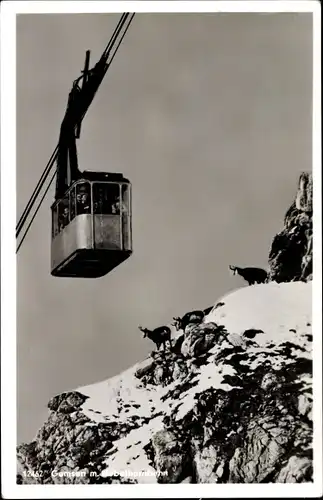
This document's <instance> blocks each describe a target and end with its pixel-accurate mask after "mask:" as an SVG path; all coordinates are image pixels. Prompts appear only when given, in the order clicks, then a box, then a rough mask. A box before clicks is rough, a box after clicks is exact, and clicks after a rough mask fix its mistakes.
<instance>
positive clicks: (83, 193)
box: [76, 184, 91, 214]
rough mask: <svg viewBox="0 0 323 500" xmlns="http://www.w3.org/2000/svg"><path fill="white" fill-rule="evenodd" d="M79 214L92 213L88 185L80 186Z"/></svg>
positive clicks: (77, 197) (78, 196) (78, 193)
mask: <svg viewBox="0 0 323 500" xmlns="http://www.w3.org/2000/svg"><path fill="white" fill-rule="evenodd" d="M76 204H77V213H78V214H89V213H90V212H91V200H90V195H89V192H88V189H87V186H86V185H82V184H81V185H79V186H78V189H77V194H76Z"/></svg>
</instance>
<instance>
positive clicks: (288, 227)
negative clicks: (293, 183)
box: [269, 172, 313, 283]
mask: <svg viewBox="0 0 323 500" xmlns="http://www.w3.org/2000/svg"><path fill="white" fill-rule="evenodd" d="M312 200H313V179H312V174H311V173H306V172H303V173H302V175H301V176H300V179H299V184H298V191H297V194H296V198H295V200H294V202H293V203H292V205H291V207H290V208H289V209H288V211H287V212H286V215H285V219H284V229H283V230H282V231H281V232H280V233H279V234H277V235H276V236H275V238H274V240H273V242H272V247H271V250H270V254H269V268H270V270H269V277H270V279H271V280H273V281H277V282H278V283H281V282H287V281H298V280H304V281H307V280H311V279H312V253H313V250H312V245H313V225H312V214H313V201H312Z"/></svg>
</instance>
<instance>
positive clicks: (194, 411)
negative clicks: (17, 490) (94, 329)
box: [20, 282, 312, 483]
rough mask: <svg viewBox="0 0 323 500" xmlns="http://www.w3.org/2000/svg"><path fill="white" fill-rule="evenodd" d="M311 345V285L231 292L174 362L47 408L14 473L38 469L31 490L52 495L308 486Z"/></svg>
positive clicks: (194, 328)
mask: <svg viewBox="0 0 323 500" xmlns="http://www.w3.org/2000/svg"><path fill="white" fill-rule="evenodd" d="M311 339H312V336H311V283H310V282H309V283H303V282H292V283H281V284H277V283H273V282H271V283H268V284H265V285H255V286H251V287H245V288H242V289H240V290H237V291H235V292H233V293H231V294H229V295H227V296H226V297H223V298H222V299H221V300H220V301H219V302H217V304H216V305H215V307H214V308H213V310H212V311H211V312H210V314H209V315H208V316H206V317H205V318H204V322H203V323H201V324H200V325H196V324H190V325H188V327H187V328H186V331H185V333H183V334H182V335H181V337H179V338H178V340H177V345H176V346H175V348H174V350H173V351H168V350H167V351H166V352H165V353H163V352H160V353H157V352H153V353H152V356H151V357H149V358H147V359H146V360H144V361H143V362H142V363H138V364H137V365H135V366H133V367H132V368H130V369H129V370H127V371H125V372H123V373H121V374H120V375H118V376H116V377H113V378H111V379H109V380H107V381H105V382H101V383H98V384H93V385H90V386H86V387H80V388H78V389H77V390H76V391H75V393H66V394H65V395H64V394H62V395H59V396H57V397H56V398H53V400H52V401H51V402H50V404H49V407H50V409H51V415H50V418H49V420H48V422H47V423H45V425H44V427H43V428H42V429H41V430H40V432H39V434H38V436H37V438H36V440H35V442H34V446H33V449H32V454H31V455H32V456H33V457H35V458H34V459H33V460H31V461H30V455H28V453H26V450H25V449H24V450H21V449H20V459H21V460H20V462H21V464H22V468H21V471H23V470H27V469H28V468H30V467H31V465H30V464H31V463H32V467H33V468H35V464H37V470H39V467H41V468H40V470H41V471H42V474H41V478H37V481H40V482H54V483H62V482H63V483H70V482H91V483H98V482H99V483H100V482H140V483H151V482H157V481H158V482H181V481H192V482H260V481H264V480H266V478H268V480H275V481H282V482H285V481H304V480H308V479H309V478H310V474H311V458H310V453H311V361H310V360H311ZM262 434H263V435H262ZM258 440H259V442H257V441H258ZM57 441H58V443H59V444H57ZM98 443H100V446H98ZM264 443H265V444H264ZM29 446H30V445H29ZM26 457H27V458H26ZM44 458H46V459H47V460H45V462H46V467H45V468H44V465H43V464H44ZM53 469H55V470H56V471H63V472H64V471H65V472H66V471H71V470H72V471H75V472H76V473H77V474H78V475H76V476H75V477H70V476H69V475H68V474H66V475H65V476H63V477H61V476H58V477H57V476H56V477H52V475H51V474H50V471H51V470H53ZM83 473H84V476H81V474H83Z"/></svg>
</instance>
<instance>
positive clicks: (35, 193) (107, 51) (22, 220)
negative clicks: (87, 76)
mask: <svg viewBox="0 0 323 500" xmlns="http://www.w3.org/2000/svg"><path fill="white" fill-rule="evenodd" d="M134 16H135V13H133V14H131V17H130V20H129V21H128V24H127V25H126V28H125V30H124V32H123V34H122V36H121V38H120V40H119V42H118V44H117V46H116V48H115V50H114V52H113V53H112V56H111V58H110V61H109V62H106V67H105V69H104V72H103V75H102V79H101V81H102V80H103V78H104V75H105V74H106V72H107V70H108V69H109V67H110V65H111V63H112V61H113V59H114V57H115V55H116V53H117V50H118V49H119V47H120V45H121V43H122V41H123V39H124V37H125V35H126V33H127V31H128V29H129V26H130V24H131V21H132V20H133V18H134ZM128 17H129V14H122V16H121V18H120V20H119V22H118V25H117V27H116V28H115V30H114V32H113V34H112V37H111V38H110V40H109V43H108V45H107V47H106V48H105V50H104V52H103V54H102V56H101V58H100V61H101V60H102V59H104V58H108V56H109V54H110V52H111V51H112V49H113V46H114V44H115V42H116V40H117V38H118V36H119V34H120V32H121V30H122V28H123V27H124V25H125V23H126V20H127V18H128ZM83 77H84V75H83V76H81V77H79V78H78V79H77V80H75V81H74V85H75V84H77V82H78V81H80V80H81V79H82V78H83ZM98 88H99V87H98ZM98 88H97V89H96V90H95V92H94V94H93V97H92V100H93V98H94V96H95V94H96V93H97V91H98ZM87 109H88V108H87ZM87 109H86V111H85V112H84V114H83V116H82V117H81V120H80V121H82V120H83V118H84V116H85V115H86V112H87ZM76 127H77V126H76ZM76 127H75V128H76ZM57 155H58V145H57V146H56V148H55V150H54V152H53V153H52V155H51V157H50V159H49V161H48V163H47V165H46V167H45V170H44V172H43V173H42V176H41V178H40V179H39V181H38V183H37V185H36V187H35V189H34V191H33V193H32V195H31V197H30V199H29V201H28V203H27V205H26V208H25V209H24V211H23V213H22V215H21V217H20V219H19V222H18V224H17V226H16V238H17V237H18V236H19V234H20V232H21V230H22V228H23V226H24V224H25V222H26V220H27V218H28V216H29V214H30V211H31V209H32V207H33V205H34V204H35V202H36V198H37V196H38V195H39V193H40V191H41V189H42V187H43V186H44V184H45V181H46V179H47V178H48V176H49V174H50V171H51V169H52V168H53V166H54V163H55V161H56V159H57ZM56 172H57V169H55V172H54V174H53V176H52V178H51V180H50V182H49V184H48V186H47V188H46V190H45V193H44V194H43V196H42V198H41V200H40V202H39V204H38V205H37V208H36V210H35V213H34V215H33V217H32V219H31V221H30V223H29V224H28V226H27V229H26V231H25V233H24V234H23V236H22V239H21V241H20V243H19V245H18V247H17V250H16V253H17V252H18V251H19V249H20V247H21V245H22V243H23V241H24V239H25V237H26V236H27V233H28V231H29V229H30V227H31V224H32V223H33V221H34V219H35V217H36V215H37V213H38V211H39V209H40V206H41V204H42V202H43V200H44V198H45V196H46V194H47V192H48V190H49V188H50V186H51V184H52V182H53V180H54V178H55V174H56Z"/></svg>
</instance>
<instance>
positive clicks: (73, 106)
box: [16, 13, 135, 278]
mask: <svg viewBox="0 0 323 500" xmlns="http://www.w3.org/2000/svg"><path fill="white" fill-rule="evenodd" d="M134 15H135V14H134V13H133V14H129V13H125V14H122V16H121V18H120V20H119V23H118V25H117V27H116V29H115V31H114V33H113V35H112V37H111V39H110V41H109V44H108V46H107V47H106V49H105V51H104V52H103V54H102V56H101V58H100V60H99V61H98V62H97V64H96V65H95V66H94V67H93V68H92V69H89V63H90V51H87V52H86V57H85V65H84V70H83V71H82V76H80V77H79V78H78V79H77V80H75V81H74V82H73V86H72V89H71V91H70V94H69V97H68V103H67V109H66V112H65V116H64V119H63V121H62V124H61V129H60V135H59V141H58V145H57V146H56V148H55V150H54V152H53V154H52V156H51V158H50V160H49V162H48V164H47V166H46V168H45V170H44V172H43V174H42V176H41V178H40V180H39V182H38V184H37V186H36V188H35V190H34V192H33V194H32V196H31V198H30V200H29V202H28V203H27V205H26V208H25V210H24V212H23V213H22V215H21V217H20V219H19V222H18V224H17V226H16V238H18V236H19V234H20V233H21V231H22V229H23V228H24V227H25V225H26V224H27V220H28V217H29V216H30V214H31V210H32V208H33V206H34V204H35V202H36V200H37V197H38V196H39V195H40V192H41V190H42V189H43V187H44V186H45V182H46V180H47V179H48V177H49V175H50V173H51V172H52V169H53V168H54V166H55V164H56V170H54V173H53V175H52V177H51V179H50V181H49V183H48V185H47V187H46V189H45V192H44V193H43V195H42V197H41V199H40V201H39V203H38V205H37V207H36V210H35V212H34V214H33V216H32V217H31V220H30V222H29V224H28V225H27V227H26V229H25V232H24V234H23V236H22V237H21V239H20V242H19V244H18V247H17V252H18V251H19V249H20V247H21V245H22V243H23V241H24V239H25V237H26V235H27V233H28V231H29V229H30V227H31V224H32V223H33V221H34V219H35V217H36V215H37V212H38V210H39V208H40V206H41V204H42V202H43V200H44V198H45V196H46V194H47V192H48V190H49V188H50V185H51V183H52V182H53V180H54V178H55V175H56V190H55V201H54V203H53V204H52V206H51V212H52V235H51V236H52V242H51V274H52V275H53V276H57V277H70V278H72V277H78V278H98V277H101V276H104V275H106V274H107V273H109V272H110V271H111V270H112V269H114V268H115V267H116V266H118V265H119V264H121V263H122V262H124V261H125V260H126V259H127V258H128V257H130V255H131V254H132V224H131V205H132V203H131V183H130V181H129V180H128V179H126V178H125V177H124V176H123V174H121V173H107V172H93V171H83V172H81V171H80V170H79V167H78V157H77V148H76V139H79V137H80V132H81V123H82V120H83V118H84V116H85V114H86V112H87V110H88V108H89V106H90V104H91V102H92V101H93V98H94V96H95V94H96V92H97V90H98V88H99V86H100V84H101V82H102V80H103V78H104V76H105V74H106V72H107V70H108V68H109V66H110V64H111V63H112V61H113V59H114V56H115V54H116V52H117V50H118V48H119V46H120V44H121V42H122V40H123V38H124V36H125V34H126V32H127V30H128V28H129V26H130V24H131V22H132V20H133V17H134Z"/></svg>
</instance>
